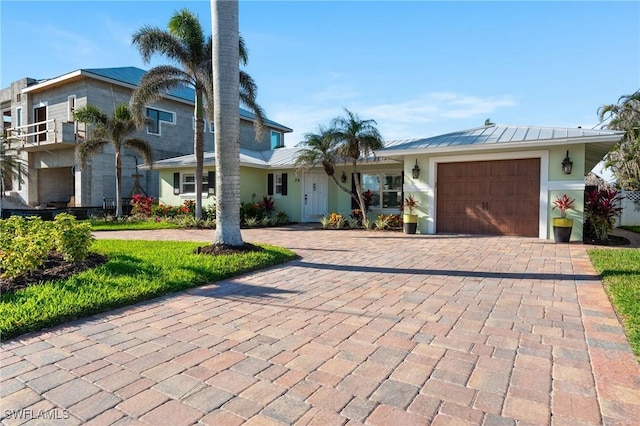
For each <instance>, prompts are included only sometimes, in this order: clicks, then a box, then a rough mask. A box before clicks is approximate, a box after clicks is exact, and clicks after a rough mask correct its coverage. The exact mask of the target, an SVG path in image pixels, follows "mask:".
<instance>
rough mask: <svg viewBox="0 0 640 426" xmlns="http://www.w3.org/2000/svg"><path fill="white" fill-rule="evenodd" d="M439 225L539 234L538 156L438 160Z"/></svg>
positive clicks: (438, 228)
mask: <svg viewBox="0 0 640 426" xmlns="http://www.w3.org/2000/svg"><path fill="white" fill-rule="evenodd" d="M437 170H438V177H437V179H438V180H437V183H436V185H437V192H436V208H437V218H436V231H437V232H453V233H462V234H493V235H521V236H528V237H537V236H538V222H539V206H540V159H539V158H529V159H522V160H500V161H474V162H464V163H442V164H438V166H437Z"/></svg>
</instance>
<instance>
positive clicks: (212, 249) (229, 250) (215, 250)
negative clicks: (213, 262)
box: [195, 243, 264, 256]
mask: <svg viewBox="0 0 640 426" xmlns="http://www.w3.org/2000/svg"><path fill="white" fill-rule="evenodd" d="M262 250H264V249H263V248H262V247H260V246H254V245H253V244H249V243H244V245H242V246H229V245H224V244H212V245H209V246H203V247H198V248H197V249H196V251H195V253H196V254H209V255H213V256H219V255H222V254H239V253H247V252H251V251H262Z"/></svg>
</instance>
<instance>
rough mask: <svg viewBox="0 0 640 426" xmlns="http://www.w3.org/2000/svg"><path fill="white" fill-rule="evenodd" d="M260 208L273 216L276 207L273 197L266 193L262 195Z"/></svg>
mask: <svg viewBox="0 0 640 426" xmlns="http://www.w3.org/2000/svg"><path fill="white" fill-rule="evenodd" d="M258 208H260V209H261V210H263V211H264V214H265V215H267V216H271V213H273V211H274V210H275V208H276V205H275V203H274V202H273V198H272V197H269V196H267V195H265V196H264V197H262V201H260V202H259V203H258Z"/></svg>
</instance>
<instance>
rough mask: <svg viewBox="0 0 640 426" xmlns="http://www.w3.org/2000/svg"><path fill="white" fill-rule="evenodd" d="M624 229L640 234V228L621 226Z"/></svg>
mask: <svg viewBox="0 0 640 426" xmlns="http://www.w3.org/2000/svg"><path fill="white" fill-rule="evenodd" d="M621 228H622V229H626V230H627V231H631V232H636V233H638V234H640V226H621Z"/></svg>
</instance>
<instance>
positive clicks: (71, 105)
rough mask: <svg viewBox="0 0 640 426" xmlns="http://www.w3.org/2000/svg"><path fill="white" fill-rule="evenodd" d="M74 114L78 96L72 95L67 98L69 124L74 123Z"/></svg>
mask: <svg viewBox="0 0 640 426" xmlns="http://www.w3.org/2000/svg"><path fill="white" fill-rule="evenodd" d="M74 112H76V95H71V96H69V97H68V98H67V121H68V122H69V123H71V122H72V121H74V118H73V113H74Z"/></svg>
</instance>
